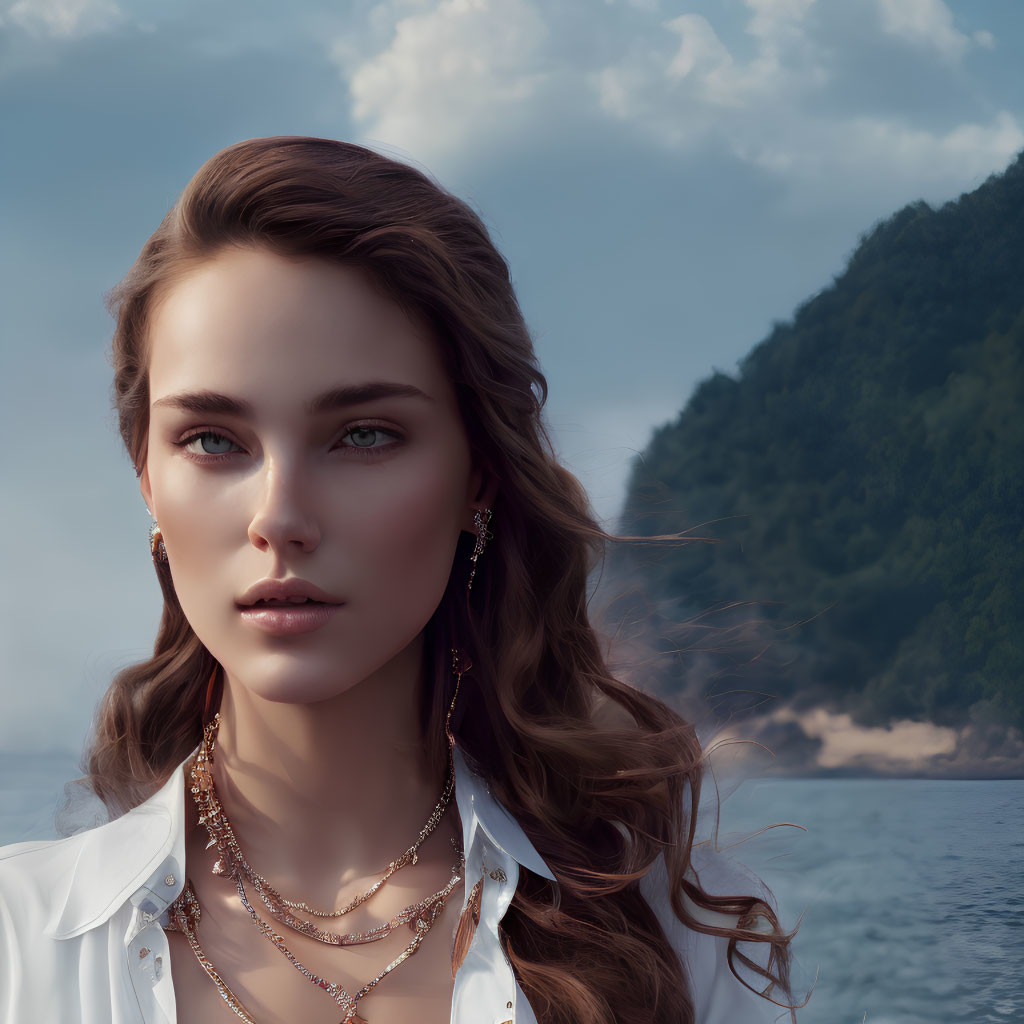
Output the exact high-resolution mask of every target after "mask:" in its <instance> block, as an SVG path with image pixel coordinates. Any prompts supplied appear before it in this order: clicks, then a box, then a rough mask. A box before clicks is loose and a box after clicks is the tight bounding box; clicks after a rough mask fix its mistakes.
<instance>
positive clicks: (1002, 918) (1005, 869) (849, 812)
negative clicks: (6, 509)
mask: <svg viewBox="0 0 1024 1024" xmlns="http://www.w3.org/2000/svg"><path fill="white" fill-rule="evenodd" d="M77 774H78V773H77V772H76V771H75V766H74V765H73V764H72V763H71V762H70V761H68V760H66V759H58V758H42V757H40V758H12V757H10V756H9V755H0V845H2V844H5V843H11V842H17V841H19V840H22V839H35V838H49V837H52V836H53V835H55V830H54V827H53V809H54V807H55V806H56V802H57V800H58V797H59V796H60V795H61V792H62V785H63V782H64V781H65V780H66V779H69V778H72V777H74V776H75V775H77ZM775 822H795V823H797V824H800V825H802V826H804V828H806V829H807V830H808V831H807V832H802V831H799V830H798V829H795V828H776V829H771V830H769V831H768V832H766V833H762V834H761V835H760V836H757V837H755V838H754V839H752V840H751V841H750V842H748V843H745V844H743V845H741V846H735V847H731V848H730V850H729V854H730V855H732V856H733V857H734V858H735V859H737V860H739V861H740V862H741V863H742V864H744V865H746V866H747V867H748V868H749V869H751V870H752V871H754V872H755V873H756V874H758V875H759V876H760V877H761V878H762V879H764V881H765V882H766V883H767V884H768V886H769V887H770V889H771V890H772V892H773V893H774V894H775V896H776V898H777V900H778V905H779V908H780V911H781V917H782V923H783V925H784V926H785V927H787V928H792V927H793V926H794V925H795V924H796V921H797V918H798V917H799V915H800V913H801V912H803V914H804V917H803V921H802V923H801V925H800V931H799V933H798V935H797V937H796V939H795V941H794V949H795V954H796V956H795V963H794V970H793V974H794V980H795V981H796V982H797V984H798V988H800V990H801V991H802V992H804V993H806V991H807V989H808V988H809V987H810V986H811V984H812V983H813V984H814V991H813V992H812V994H811V998H810V1002H809V1003H808V1005H807V1007H806V1008H805V1009H803V1010H801V1011H798V1013H797V1020H798V1021H800V1022H801V1024H989V1022H993V1024H1024V963H1022V961H1024V781H995V782H931V781H922V780H876V779H870V780H869V779H772V780H767V779H764V780H748V781H747V782H745V783H743V784H742V785H741V786H740V787H739V789H738V790H736V792H735V793H733V794H731V795H730V796H728V797H727V798H726V800H725V801H724V803H723V807H722V823H721V828H720V832H719V847H720V848H721V847H725V846H730V844H731V843H733V842H736V841H737V840H738V839H739V838H741V836H740V835H738V834H737V833H743V834H746V833H749V832H753V831H756V830H757V829H759V828H763V827H764V826H766V825H770V824H773V823H775ZM815 972H817V981H816V982H815ZM737 1024H739V1022H737Z"/></svg>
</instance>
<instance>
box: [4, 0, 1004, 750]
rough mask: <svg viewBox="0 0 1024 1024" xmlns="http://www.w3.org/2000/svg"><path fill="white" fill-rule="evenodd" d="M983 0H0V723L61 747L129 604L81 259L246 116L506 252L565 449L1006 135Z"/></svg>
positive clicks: (125, 496) (102, 337)
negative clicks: (419, 174) (475, 223)
mask: <svg viewBox="0 0 1024 1024" xmlns="http://www.w3.org/2000/svg"><path fill="white" fill-rule="evenodd" d="M1022 41H1024V5H1021V4H1017V3H1012V2H1006V0H970V2H967V0H956V2H954V0H947V2H945V3H944V2H942V0H718V2H710V0H705V2H673V3H670V2H667V0H662V2H658V0H630V2H625V0H614V2H612V0H575V2H568V0H384V2H381V3H375V4H371V3H364V2H354V3H335V4H329V3H314V2H304V0H293V2H292V3H290V4H287V5H285V4H276V3H267V2H258V3H257V2H253V0H246V2H245V3H240V2H222V3H212V2H210V0H205V2H203V3H199V2H196V0H186V2H178V3H175V4H173V5H172V4H165V5H161V6H160V7H159V9H158V7H157V5H155V4H142V3H131V2H128V0H125V2H121V3H118V2H115V0H18V2H15V3H13V4H11V3H9V2H2V3H0V104H2V111H0V117H2V123H3V125H4V144H3V147H2V151H0V169H2V171H0V173H2V184H3V186H4V187H3V188H2V190H0V210H2V221H0V223H2V225H3V234H2V243H0V260H2V268H0V280H2V281H3V288H4V291H3V294H2V295H0V305H2V321H0V326H2V334H0V339H2V340H0V346H2V348H0V360H2V362H0V388H2V389H3V393H2V402H0V418H2V425H3V428H4V436H5V444H4V446H3V457H2V472H3V481H4V486H3V499H4V500H3V503H2V506H0V516H2V527H3V529H2V545H3V547H2V549H0V557H2V559H3V563H2V564H3V570H4V576H5V585H4V588H3V594H2V601H3V604H2V606H0V655H2V663H0V671H2V676H0V680H2V681H0V687H2V693H0V695H2V697H3V701H4V709H5V714H4V715H3V716H2V717H0V749H2V750H34V751H42V750H47V749H52V750H69V751H72V752H74V753H77V752H78V750H79V749H80V747H81V743H82V739H83V737H84V734H85V731H86V730H87V728H88V725H89V719H90V716H91V714H92V711H93V708H94V706H95V703H96V701H97V700H98V698H99V697H100V695H101V694H102V692H103V690H104V689H105V687H106V685H107V684H108V682H109V679H110V676H111V674H112V673H113V672H115V671H116V670H117V669H118V668H120V667H121V666H123V665H124V664H127V663H129V662H132V661H136V660H139V659H140V658H142V657H144V656H145V655H146V653H147V651H148V650H151V648H152V641H153V637H154V635H155V631H156V626H157V622H158V619H159V611H160V596H159V588H158V586H157V583H156V579H155V576H154V575H153V572H152V566H151V563H150V560H149V553H148V546H147V545H148V540H147V534H148V528H149V523H150V519H149V516H148V515H147V513H146V510H145V507H144V505H143V502H142V498H141V496H140V495H139V492H138V484H137V481H136V479H135V476H134V473H133V472H132V469H131V466H130V464H129V462H128V459H127V456H126V455H125V454H124V452H123V449H122V448H121V445H120V440H119V438H118V435H117V429H116V423H115V420H114V417H113V414H112V412H111V409H110V399H109V388H110V367H109V364H108V363H107V347H108V345H109V339H110V328H111V321H110V320H109V318H108V316H107V314H106V312H105V310H104V309H103V304H102V295H103V292H104V291H105V290H106V289H108V288H109V287H111V286H112V285H113V284H114V283H115V282H116V281H117V280H118V279H119V278H120V277H121V275H122V274H123V273H124V272H125V271H126V270H127V268H128V267H129V266H130V264H131V262H132V260H133V259H134V258H135V256H136V254H137V253H138V250H139V248H140V247H141V245H142V243H143V242H144V240H145V239H146V237H147V236H148V235H149V233H150V232H151V231H152V230H153V229H154V228H155V227H156V226H157V224H158V222H159V221H160V218H161V217H162V216H163V214H164V212H165V211H166V209H167V208H168V207H169V206H170V204H171V203H172V202H173V201H174V199H175V197H176V196H177V194H178V193H179V192H180V190H181V189H182V188H183V187H184V185H185V184H186V182H187V181H188V179H189V178H190V177H191V176H192V174H193V173H194V172H195V170H196V169H197V168H198V167H199V166H200V164H202V163H203V161H204V160H206V159H207V158H208V157H210V156H211V155H212V154H213V153H215V152H216V151H217V150H219V149H221V148H223V147H224V146H227V145H229V144H231V143H233V142H236V141H238V140H239V139H244V138H250V137H254V136H261V135H318V136H328V137H332V138H340V139H347V140H350V141H354V142H359V143H361V144H363V145H368V146H371V147H373V148H375V149H378V150H381V151H383V152H386V153H388V154H390V155H392V156H396V157H398V158H399V159H403V160H406V161H408V162H411V163H414V164H417V165H419V166H421V167H424V168H426V169H428V170H429V171H430V172H431V173H432V174H433V175H435V176H436V177H437V178H438V179H439V180H440V181H441V182H442V183H443V184H444V185H445V186H447V187H448V188H450V189H452V191H454V192H456V193H457V194H458V195H460V196H462V197H463V198H465V199H467V200H468V201H469V202H470V203H472V204H473V206H474V207H475V208H476V209H477V210H478V211H479V212H480V213H481V215H482V216H483V218H484V220H485V222H486V223H487V225H488V226H489V228H490V229H491V231H492V233H493V235H494V238H495V241H496V243H497V244H498V246H499V248H501V250H502V251H503V252H504V254H505V255H506V257H507V258H508V260H509V262H510V265H511V267H512V274H513V279H514V280H515V282H516V285H517V289H518V292H519V296H520V301H521V303H522V306H523V309H524V312H525V314H526V317H527V321H528V323H529V324H530V326H531V328H532V330H533V332H534V336H535V341H536V345H537V350H538V354H539V356H540V360H541V363H542V366H543V368H544V369H545V371H546V373H547V375H548V379H549V383H550V387H551V396H550V400H549V403H548V408H547V415H548V421H549V424H550V426H551V429H552V432H553V435H554V438H555V441H556V444H557V446H558V448H559V451H560V454H561V456H562V457H563V459H564V460H565V461H566V462H567V463H568V464H569V465H570V467H571V468H573V469H574V470H575V471H576V472H577V474H578V475H579V476H580V478H581V479H582V480H583V482H584V484H585V485H586V487H587V489H588V491H589V493H590V494H591V497H592V500H593V502H594V505H595V508H596V510H597V512H598V513H599V515H600V516H602V517H603V518H605V519H606V521H607V524H608V525H609V526H614V521H613V520H614V516H615V515H616V513H617V512H618V509H619V505H620V503H621V500H622V492H623V485H624V482H625V478H626V473H627V471H628V467H629V461H630V458H631V457H632V455H633V453H634V452H636V451H637V450H639V449H641V448H642V447H643V446H644V444H645V442H646V440H647V438H648V437H649V435H650V432H651V430H652V429H653V428H654V427H655V426H657V425H659V424H660V423H663V422H664V421H666V420H668V419H670V418H672V417H674V416H675V415H676V413H677V412H678V411H679V409H680V408H681V407H682V406H683V405H684V404H685V402H686V399H687V398H688V396H689V394H690V392H691V391H692V389H693V387H694V385H695V384H696V383H697V382H698V381H699V380H701V379H702V378H703V377H705V376H707V375H708V374H709V373H711V372H712V370H713V369H716V368H717V369H720V370H724V371H726V372H732V371H733V370H734V368H735V364H736V360H737V359H738V358H740V357H741V356H742V355H744V354H745V353H746V352H747V351H748V350H749V349H750V348H751V347H752V346H753V345H754V344H756V343H757V342H758V341H759V340H760V339H761V338H763V337H764V336H765V334H766V333H767V332H768V330H769V329H770V326H771V324H772V322H773V321H775V320H784V319H787V318H788V317H789V316H790V315H791V313H792V311H793V309H794V307H795V306H796V305H797V304H798V303H800V302H801V301H802V300H804V299H805V298H807V297H809V296H810V295H812V294H813V293H814V292H816V291H818V290H819V289H821V288H823V287H825V286H827V285H828V284H829V283H830V282H831V280H832V278H833V276H834V275H836V274H837V273H839V272H840V271H841V270H842V268H843V266H844V264H845V261H846V259H847V257H848V256H849V254H850V253H851V251H852V250H853V248H854V247H855V246H856V244H857V241H858V238H859V236H860V235H861V234H862V233H863V232H864V231H866V230H867V229H869V228H870V226H871V225H872V224H873V223H874V222H875V221H876V220H878V219H879V218H881V217H884V216H887V215H888V214H890V213H891V212H893V211H894V210H896V209H898V208H899V207H900V206H902V205H903V204H905V203H907V202H910V201H912V200H914V199H918V198H923V199H926V200H927V201H929V202H931V203H935V204H938V203H941V202H944V201H946V200H949V199H953V198H956V197H957V196H958V195H959V194H960V193H962V192H964V191H969V190H971V189H973V188H975V187H976V186H978V185H979V184H981V182H982V181H984V179H985V178H986V177H987V176H988V175H989V174H991V173H993V172H996V171H1001V170H1002V169H1003V168H1004V167H1005V166H1006V165H1007V164H1008V163H1009V162H1010V161H1011V159H1012V158H1013V156H1014V155H1015V154H1016V153H1017V152H1019V151H1020V150H1021V149H1024V73H1022V72H1021V70H1020V68H1021V62H1020V51H1021V43H1022Z"/></svg>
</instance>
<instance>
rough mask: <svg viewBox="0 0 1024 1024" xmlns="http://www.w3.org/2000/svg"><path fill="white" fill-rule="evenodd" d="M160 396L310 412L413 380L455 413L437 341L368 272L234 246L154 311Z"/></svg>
mask: <svg viewBox="0 0 1024 1024" xmlns="http://www.w3.org/2000/svg"><path fill="white" fill-rule="evenodd" d="M148 341H149V384H150V400H151V401H155V400H157V399H159V398H160V397H161V396H162V395H166V394H170V393H173V392H176V391H181V390H185V389H195V388H197V387H203V388H211V389H212V388H216V389H217V390H218V391H225V392H230V393H237V394H238V395H239V397H242V398H245V399H248V400H249V401H251V402H252V403H253V404H254V405H256V406H257V407H260V408H262V407H264V406H265V407H267V408H268V409H271V408H272V409H283V408H284V407H285V406H289V407H291V406H300V405H301V403H302V402H304V401H305V400H306V399H307V398H308V397H309V396H310V395H312V394H318V393H320V392H322V391H323V390H324V389H325V388H327V387H331V386H338V385H342V386H344V385H348V384H353V383H362V382H365V381H371V380H372V381H376V380H388V381H394V382H401V383H407V384H411V385H413V386H415V387H418V388H419V389H420V390H422V391H425V392H426V393H427V394H428V395H430V396H431V397H432V398H434V399H436V400H437V401H438V402H440V403H442V405H444V404H447V405H448V407H449V408H454V406H455V394H454V387H453V384H452V382H451V379H450V376H449V374H448V372H447V370H446V368H445V366H444V364H443V360H442V359H441V355H440V352H439V349H438V345H437V342H436V340H435V339H434V338H433V337H432V336H431V334H430V332H429V331H428V330H427V329H426V327H425V326H424V325H423V324H421V323H419V322H418V321H417V320H415V319H413V318H411V317H410V316H409V315H408V314H406V313H405V311H404V310H403V309H402V308H401V307H400V306H399V305H398V304H397V303H396V302H394V301H393V300H391V299H389V298H387V297H386V296H385V295H383V294H382V293H381V291H380V290H379V289H378V288H376V287H374V286H373V285H372V284H371V283H370V281H369V279H368V278H367V277H366V276H364V273H363V272H362V271H360V270H359V269H357V268H354V267H347V266H341V265H338V264H334V263H330V262H328V261H326V260H320V259H315V258H302V259H294V258H288V257H284V256H280V255H278V254H276V253H271V252H269V251H267V250H264V249H243V248H231V249H227V250H225V251H223V252H221V253H220V254H218V255H217V256H216V257H214V258H213V259H211V260H210V261H208V262H205V263H202V264H200V265H199V266H197V267H196V268H193V269H192V270H190V271H189V272H188V273H187V274H186V275H185V276H184V277H182V278H181V279H180V280H178V281H176V282H175V283H174V284H173V285H172V286H171V287H170V288H169V289H168V291H167V292H166V294H165V295H164V296H163V297H162V298H161V299H160V301H159V302H157V303H156V304H155V306H154V309H153V315H152V317H151V320H150V329H149V338H148Z"/></svg>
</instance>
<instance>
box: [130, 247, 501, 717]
mask: <svg viewBox="0 0 1024 1024" xmlns="http://www.w3.org/2000/svg"><path fill="white" fill-rule="evenodd" d="M149 343H150V352H149V390H150V430H149V440H148V448H147V461H146V465H145V469H144V471H143V473H142V478H141V481H140V488H141V491H142V495H143V497H144V498H145V500H146V504H147V505H148V506H149V508H150V509H151V510H152V512H153V515H154V516H155V517H156V518H157V520H158V521H159V523H160V529H161V531H162V533H163V538H164V544H165V546H166V548H167V556H168V563H169V567H170V571H171V575H172V578H173V581H174V588H175V591H176V593H177V595H178V599H179V601H180V602H181V606H182V609H183V610H184V613H185V616H186V617H187V619H188V621H189V623H190V624H191V626H192V628H193V629H194V630H195V633H196V635H197V636H198V637H199V639H200V640H201V641H202V642H203V644H205V645H206V647H207V648H208V649H209V651H210V652H211V653H212V654H213V656H214V657H215V658H216V659H217V661H218V662H220V664H221V665H223V666H224V668H225V670H226V672H227V674H228V676H229V678H230V679H231V680H232V681H234V682H238V683H240V684H241V685H243V686H245V687H246V688H247V689H249V690H251V691H253V693H255V694H257V695H259V696H261V697H263V698H265V699H267V700H271V701H288V702H301V703H308V702H313V701H318V700H324V699H326V698H329V697H332V696H335V695H337V694H339V693H341V692H343V691H345V690H347V689H349V688H350V687H352V686H354V685H356V684H357V683H359V682H360V681H361V680H363V679H365V678H366V677H368V676H369V675H371V674H372V673H374V672H377V671H378V670H381V669H382V668H384V667H385V666H387V665H388V664H389V663H390V662H392V660H393V659H395V658H396V657H397V656H399V655H400V654H402V652H403V651H406V652H407V656H408V652H409V651H410V650H411V648H410V645H412V644H413V642H414V641H416V640H417V638H418V637H419V635H420V633H421V631H422V629H423V627H424V626H425V625H426V623H427V621H428V620H429V619H430V617H431V615H432V614H433V612H434V611H435V609H436V608H437V606H438V604H439V603H440V600H441V597H442V595H443V593H444V590H445V586H446V584H447V581H448V578H449V574H450V573H451V570H452V562H453V558H454V554H455V545H456V541H457V540H458V537H459V532H460V531H461V530H467V531H470V532H472V531H473V529H474V527H473V509H474V507H480V506H481V505H483V504H484V503H485V502H483V501H481V500H477V499H478V498H479V495H478V493H477V492H478V490H479V487H480V482H481V481H480V476H479V474H478V473H477V472H476V471H475V470H474V468H473V466H472V462H471V457H470V451H469V443H468V440H467V437H466V433H465V429H464V426H463V423H462V418H461V416H460V414H459V411H458V407H457V405H456V398H455V392H454V388H453V386H452V383H451V381H450V380H449V379H448V376H447V375H446V373H445V370H444V368H443V365H442V362H441V359H440V357H439V355H438V352H437V350H436V348H435V346H434V343H433V341H432V339H431V338H430V337H429V336H428V335H427V334H426V333H425V331H424V330H423V329H422V328H421V327H419V326H417V325H416V324H415V323H414V322H413V321H411V320H410V319H409V318H408V317H407V316H406V315H405V314H404V313H403V312H402V311H401V309H400V308H399V307H398V306H397V305H396V304H395V303H393V302H392V301H390V300H388V299H387V298H384V297H382V296H381V295H380V294H379V293H378V292H377V291H375V290H374V289H373V288H372V287H370V285H369V284H368V283H367V281H366V280H365V279H364V278H363V277H362V276H361V273H360V272H359V271H358V270H356V269H354V268H348V267H341V266H337V265H333V264H330V263H328V262H326V261H321V260H316V259H304V260H289V259H285V258H283V257H281V256H277V255H275V254H272V253H270V252H267V251H264V250H259V249H251V248H245V249H242V248H238V249H229V250H227V251H226V252H224V253H222V254H220V255H218V256H217V257H216V258H215V259H213V260H212V261H211V262H208V263H206V264H203V265H202V266H200V267H199V268H198V269H196V270H193V271H191V272H190V273H189V274H188V275H187V276H186V277H184V278H183V279H181V280H180V281H178V282H177V283H176V284H174V285H173V287H172V288H171V289H170V290H169V292H168V293H167V295H166V296H165V298H164V300H163V301H162V302H160V303H159V304H158V305H157V307H156V309H155V310H154V316H153V318H152V321H151V331H150V336H149ZM370 386H372V387H373V388H374V389H377V390H379V391H382V392H387V391H388V390H391V391H399V392H402V393H393V394H387V393H384V394H381V395H377V396H376V397H375V396H374V395H371V394H369V393H368V390H367V393H364V394H362V395H359V394H356V393H355V392H356V391H357V390H358V389H369V388H370ZM332 393H333V398H332V397H331V396H332ZM346 393H347V394H346ZM214 394H216V395H217V396H226V397H225V398H223V399H222V398H214V397H213V396H214ZM187 395H188V396H193V397H191V398H189V399H187V400H186V399H185V398H184V397H183V396H187ZM204 395H205V397H204ZM325 396H327V398H326V399H325V400H324V401H323V402H322V403H321V407H320V408H319V409H316V408H315V407H316V405H317V402H318V400H319V399H324V398H325ZM227 398H230V399H231V400H232V402H233V403H235V404H236V405H238V406H241V405H243V404H244V405H245V406H247V408H246V409H244V410H243V409H234V410H232V409H231V408H229V407H228V406H229V403H228V402H227V400H226V399H227ZM311 408H312V409H314V411H310V409H311ZM466 568H467V570H468V566H467V567H466ZM292 577H298V578H301V579H303V580H307V581H309V582H310V583H312V584H314V585H315V586H317V587H319V588H320V589H321V590H323V591H325V592H326V593H327V594H328V595H330V596H331V597H332V598H333V599H334V600H335V601H337V602H339V603H340V607H337V608H336V609H335V610H334V611H333V612H332V613H331V614H330V615H329V616H328V617H327V618H326V620H325V621H324V622H323V624H322V625H319V626H318V627H317V628H315V629H312V630H310V631H307V632H302V633H292V634H282V633H273V632H266V631H264V630H263V629H260V628H258V626H257V625H256V623H255V619H256V618H257V616H254V615H253V613H251V612H250V613H248V614H246V613H243V612H242V611H241V610H240V608H239V601H240V599H241V598H242V597H243V594H244V593H245V591H246V590H247V589H248V588H249V587H251V586H252V585H253V584H255V583H256V582H257V581H259V580H263V579H267V578H275V579H285V578H292Z"/></svg>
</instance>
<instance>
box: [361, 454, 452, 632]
mask: <svg viewBox="0 0 1024 1024" xmlns="http://www.w3.org/2000/svg"><path fill="white" fill-rule="evenodd" d="M393 484H394V486H393V487H391V488H389V489H388V493H386V494H378V495H375V500H373V501H372V502H371V501H366V502H363V503H361V504H360V507H359V510H358V519H357V522H356V523H355V524H353V528H352V532H351V539H352V540H353V541H356V540H357V538H358V544H359V547H358V549H357V557H358V559H359V561H360V563H361V565H362V567H363V568H364V569H365V571H366V573H367V574H368V575H369V576H371V577H375V579H376V584H374V583H372V582H371V581H370V580H364V582H367V583H370V585H371V587H372V589H373V590H375V591H378V592H382V593H386V594H387V596H388V597H389V598H390V599H391V600H393V601H396V602H400V603H403V604H404V603H406V601H416V602H418V601H422V600H431V599H435V606H436V602H437V601H440V598H441V596H442V595H443V593H444V588H445V586H446V584H447V581H448V576H449V573H450V571H451V567H452V559H453V557H454V554H455V546H456V544H457V542H458V538H459V532H460V529H461V521H462V516H463V514H464V508H463V503H464V500H465V495H464V491H465V480H464V479H461V478H458V476H457V474H454V473H453V472H452V468H451V467H450V466H441V465H436V464H434V465H431V464H424V465H422V466H418V467H416V470H415V472H411V473H409V474H407V475H405V476H403V478H402V479H400V480H395V481H393ZM345 546H346V547H347V546H348V545H347V543H346V544H345ZM432 611H433V609H431V612H432Z"/></svg>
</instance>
